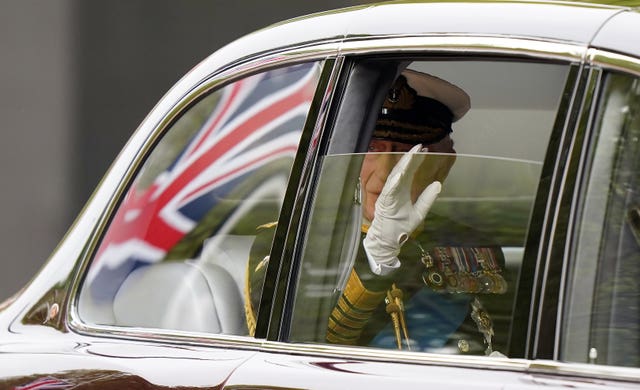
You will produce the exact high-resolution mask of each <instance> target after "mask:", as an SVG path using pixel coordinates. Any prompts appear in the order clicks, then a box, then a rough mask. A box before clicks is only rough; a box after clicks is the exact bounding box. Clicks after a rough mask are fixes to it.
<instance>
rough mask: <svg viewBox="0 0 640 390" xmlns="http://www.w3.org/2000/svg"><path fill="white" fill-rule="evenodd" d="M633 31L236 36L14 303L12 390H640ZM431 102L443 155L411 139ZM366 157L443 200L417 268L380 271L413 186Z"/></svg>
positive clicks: (175, 92)
mask: <svg viewBox="0 0 640 390" xmlns="http://www.w3.org/2000/svg"><path fill="white" fill-rule="evenodd" d="M637 37H640V12H639V10H638V9H634V8H631V7H620V6H607V5H595V4H580V3H568V2H567V3H565V2H516V1H513V2H510V1H500V2H458V1H447V2H423V1H403V2H391V3H383V4H372V5H367V6H359V7H354V8H349V9H344V10H337V11H333V12H326V13H321V14H316V15H311V16H307V17H302V18H298V19H296V20H291V21H287V22H284V23H281V24H278V25H275V26H272V27H269V28H267V29H264V30H261V31H258V32H256V33H254V34H251V35H249V36H246V37H244V38H241V39H239V40H238V41H236V42H233V43H231V44H230V45H228V46H226V47H224V48H222V49H221V50H219V51H218V52H216V53H213V54H212V55H211V56H210V57H209V58H207V59H206V60H204V61H203V62H202V63H201V64H199V65H198V66H197V67H195V68H194V69H193V70H192V71H190V72H189V73H188V74H187V75H186V76H185V77H184V78H183V79H182V80H180V81H179V82H178V83H177V84H176V85H175V86H174V87H173V88H172V89H171V90H170V91H169V92H168V93H167V94H166V95H165V97H163V98H162V100H161V101H160V102H159V103H158V105H157V106H156V107H155V108H154V109H153V110H152V111H151V113H150V114H149V115H148V116H147V118H146V119H145V120H144V122H143V123H142V124H141V125H140V127H139V128H138V130H137V131H136V132H135V133H134V135H133V136H132V138H131V139H130V141H129V143H128V144H127V145H126V147H125V148H124V150H123V151H122V153H121V154H120V156H119V157H118V159H117V160H116V161H115V163H114V164H113V165H112V167H111V169H110V171H109V172H108V173H107V175H106V176H105V178H104V179H103V181H102V182H101V184H100V186H99V187H98V188H97V189H96V191H95V193H94V195H93V196H92V198H91V199H90V201H89V203H88V204H87V206H86V207H85V208H84V210H83V211H82V213H81V215H80V216H79V217H78V219H77V220H76V222H75V223H74V224H73V226H72V227H71V228H70V230H69V232H68V233H67V235H66V236H65V237H64V239H63V240H62V241H61V243H60V245H59V246H58V247H57V249H56V250H55V251H54V253H53V254H52V255H51V258H50V259H49V261H48V262H47V263H46V265H45V266H44V267H43V269H42V270H41V271H40V272H39V273H38V275H37V276H36V277H35V278H34V279H33V280H32V281H31V282H30V283H29V284H28V285H27V286H26V287H25V288H24V289H22V290H21V291H20V292H19V293H17V294H16V295H15V296H14V297H12V298H11V299H10V300H8V301H6V302H5V303H3V304H0V329H1V333H0V387H2V388H16V389H27V388H28V389H33V388H94V387H95V388H107V387H114V388H145V389H147V388H181V389H182V388H225V389H226V388H229V389H232V388H242V389H248V388H278V389H281V388H341V389H342V388H354V387H356V386H359V387H364V386H368V387H371V388H425V387H430V388H450V389H454V388H455V389H457V388H461V389H462V388H464V389H466V390H468V389H475V388H482V389H493V388H495V389H530V388H538V387H539V388H579V389H597V388H602V389H605V388H606V389H609V388H640V287H639V286H640V283H639V282H638V281H640V195H639V194H640V191H639V188H640V158H639V157H638V156H640V39H638V38H637ZM399 82H402V83H404V84H398V83H399ZM407 86H408V89H407V88H406V87H407ZM423 86H424V87H425V89H429V88H431V92H433V94H432V95H430V97H428V99H430V100H428V102H429V103H428V104H427V103H425V104H427V105H426V106H425V107H428V110H435V111H438V112H439V113H440V114H441V115H440V114H439V115H440V116H439V117H438V119H437V120H435V122H434V120H431V119H429V120H426V121H424V122H420V125H421V126H422V125H424V126H426V128H429V129H431V130H429V131H430V133H429V135H428V137H431V138H420V140H416V141H415V142H409V141H407V140H406V139H405V138H393V137H395V136H396V135H397V134H396V133H394V131H395V130H394V129H395V127H394V126H396V124H397V121H396V119H394V118H390V117H386V115H391V114H393V113H394V112H397V111H395V110H396V104H402V102H404V100H402V99H404V97H403V96H405V95H402V94H401V93H400V92H401V91H409V92H410V93H409V95H407V96H410V99H418V97H420V99H422V98H425V97H427V96H426V95H424V96H423V95H422V93H423V92H422V91H423V90H422V87H423ZM403 88H405V89H403ZM411 91H413V92H411ZM416 96H418V97H416ZM420 99H418V100H420ZM420 101H422V100H420ZM425 101H427V100H425ZM434 101H435V103H434ZM398 102H399V103H398ZM408 104H410V105H413V104H414V100H410V103H408ZM415 104H417V103H415ZM390 107H391V108H390ZM412 107H413V106H412ZM425 110H427V109H426V108H425ZM411 115H413V114H411ZM418 115H420V113H419V114H418ZM402 118H403V119H402V120H404V119H406V120H408V121H413V120H417V121H421V120H422V119H421V117H420V118H418V117H414V116H403V117H402ZM442 118H444V119H442ZM385 121H386V122H385ZM383 125H384V126H387V128H385V131H384V132H382V131H381V128H382V127H384V126H383ZM443 129H444V130H446V131H444V132H442V130H443ZM385 137H391V138H393V142H391V141H389V140H390V139H391V138H385ZM380 141H382V142H385V141H389V142H391V143H387V144H378V143H377V142H380ZM443 142H444V144H443ZM418 143H419V144H420V145H421V146H420V147H413V148H412V146H413V144H418ZM380 145H382V146H380ZM385 145H387V146H388V145H392V146H393V147H391V146H389V148H388V149H385V147H386V146H385ZM371 158H375V159H377V160H376V161H383V159H385V160H384V161H387V162H388V168H389V170H391V169H392V168H393V169H394V170H391V174H389V177H396V178H397V180H399V182H398V183H401V184H402V183H403V182H402V180H405V181H407V180H409V182H410V186H409V187H411V191H410V193H409V192H406V194H405V197H406V200H411V202H409V203H406V204H409V205H417V204H419V203H420V201H418V200H417V199H422V198H420V193H423V194H424V193H426V192H422V191H427V190H424V188H425V187H426V186H427V185H428V184H429V183H431V182H436V181H437V182H438V183H440V184H438V185H437V188H436V187H427V188H431V190H429V191H431V192H430V194H431V196H432V198H429V200H428V202H427V203H428V204H427V205H426V206H425V207H421V208H420V210H418V211H416V210H417V209H418V207H417V206H416V208H415V209H411V210H410V211H409V212H408V214H407V216H408V218H413V219H415V222H416V223H415V226H417V227H415V226H414V227H412V228H411V229H410V230H408V231H407V232H403V234H402V235H401V236H398V243H399V245H400V247H401V251H400V252H395V254H394V256H396V257H395V260H398V259H400V263H401V265H400V266H399V267H400V268H399V269H400V271H398V269H397V268H393V267H398V263H392V262H390V263H388V264H387V263H384V266H383V267H382V268H378V269H376V268H375V266H376V265H378V264H377V263H376V264H373V265H372V263H371V261H370V260H367V259H371V258H372V255H371V253H370V252H371V249H370V247H368V246H366V245H367V243H366V242H371V240H372V239H371V237H373V236H374V233H372V230H373V229H374V227H373V226H374V221H381V219H380V218H381V217H380V214H375V217H373V216H371V215H368V214H367V212H368V209H369V208H371V209H372V210H373V208H374V206H375V208H376V213H377V212H378V211H379V208H380V207H381V206H380V202H379V200H380V198H378V196H380V197H381V198H383V197H386V198H385V199H386V200H389V199H391V200H392V201H393V196H391V195H389V194H392V195H393V194H395V193H394V192H392V191H396V190H397V188H399V185H397V183H396V187H394V189H392V190H390V189H389V187H388V186H386V184H385V183H386V181H385V180H386V178H387V176H386V175H385V177H384V178H382V179H381V181H380V186H379V187H380V188H377V189H376V188H374V187H370V184H371V183H373V179H372V178H373V177H374V176H371V177H369V176H366V175H365V167H366V166H367V164H368V163H369V161H370V160H369V159H371ZM415 158H418V159H419V161H418V162H417V163H415V164H414V162H413V161H414V160H413V159H415ZM403 164H404V167H405V168H407V167H410V168H407V169H408V170H407V171H398V168H394V167H399V166H402V165H403ZM434 167H437V168H434ZM407 172H409V173H410V175H409V176H407V175H408V174H407ZM414 172H415V173H414ZM387 173H389V172H387ZM394 173H395V174H397V175H396V176H394ZM407 177H408V178H409V179H407ZM390 180H391V179H389V181H390ZM418 182H420V183H418ZM416 183H418V184H416ZM405 184H407V183H405ZM383 185H385V187H383ZM371 186H373V185H372V184H371ZM416 188H418V189H417V190H416ZM414 190H415V191H414ZM390 191H391V192H390ZM371 194H374V195H371ZM380 194H382V195H380ZM390 196H391V197H390ZM394 196H395V195H394ZM375 199H378V201H375V202H374V201H372V200H375ZM431 202H432V203H431ZM374 203H375V205H374ZM383 203H384V202H383ZM391 203H393V202H391ZM392 206H393V207H395V206H396V205H395V203H394V205H392ZM423 214H424V215H426V217H424V215H423ZM416 215H418V216H420V218H418V219H416V217H415V216H416ZM422 217H424V218H422ZM385 221H386V222H385V223H380V222H379V223H378V224H377V225H375V226H376V228H375V229H376V232H377V233H380V232H381V231H382V232H384V231H387V230H389V229H391V227H392V226H393V225H394V223H399V222H397V221H394V220H393V218H391V217H390V218H388V219H387V220H385ZM414 228H415V230H414ZM400 247H399V248H400ZM377 249H380V248H377ZM377 249H376V250H377ZM398 250H400V249H398ZM398 253H399V254H398ZM374 257H375V256H374ZM392 257H393V256H392ZM363 259H364V260H363ZM367 261H369V264H368V265H369V267H370V270H369V269H367ZM374 263H375V262H374ZM385 267H387V268H388V269H386V268H385ZM381 269H382V270H381ZM369 271H371V272H373V274H375V275H373V276H368V277H363V276H362V275H364V274H368V273H369ZM378 276H379V277H380V278H378ZM381 280H384V281H385V283H387V284H386V285H385V288H384V289H379V290H378V289H377V286H380V285H381V284H380V283H379V282H380V281H381ZM371 286H374V287H371Z"/></svg>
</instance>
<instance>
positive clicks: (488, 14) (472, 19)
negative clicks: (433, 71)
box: [205, 0, 640, 69]
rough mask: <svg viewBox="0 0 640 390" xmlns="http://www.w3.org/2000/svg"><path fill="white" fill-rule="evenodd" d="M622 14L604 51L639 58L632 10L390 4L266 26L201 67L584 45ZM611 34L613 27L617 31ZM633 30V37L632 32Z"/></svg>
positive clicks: (638, 21) (637, 21)
mask: <svg viewBox="0 0 640 390" xmlns="http://www.w3.org/2000/svg"><path fill="white" fill-rule="evenodd" d="M622 13H625V14H626V18H628V21H627V22H626V23H625V27H624V28H623V30H624V31H622V33H624V34H626V37H627V39H620V32H619V31H618V30H620V29H621V27H618V28H617V29H616V31H615V32H612V33H611V34H610V37H608V38H606V39H601V40H599V41H598V42H599V45H600V47H601V48H603V49H609V48H611V49H615V50H616V51H621V52H624V53H627V54H632V55H636V56H639V55H640V49H638V44H637V42H633V41H637V40H636V39H635V37H637V36H638V34H639V33H640V13H639V12H638V11H637V10H634V9H633V8H631V7H624V6H619V5H607V4H596V3H577V2H568V1H567V2H562V1H537V2H536V1H480V2H469V1H458V0H452V1H419V0H418V1H415V0H414V1H406V0H405V1H393V2H385V3H375V4H368V5H361V6H354V7H349V8H344V9H338V10H333V11H326V12H320V13H316V14H311V15H307V16H302V17H299V18H295V19H290V20H287V21H284V22H281V23H277V24H274V25H271V26H269V27H267V28H264V29H262V30H259V31H256V32H254V33H252V34H249V35H247V36H245V37H242V38H240V39H238V40H236V41H234V42H232V43H230V44H229V45H227V46H225V47H223V48H221V49H220V50H218V51H217V52H216V53H214V54H213V55H212V56H211V57H209V58H208V59H207V60H206V61H205V62H207V68H209V69H220V68H224V67H225V65H229V64H232V63H237V62H238V61H241V60H242V59H243V58H248V57H251V56H255V55H257V54H260V53H265V52H272V51H274V50H278V49H286V48H292V47H302V46H304V45H311V44H314V43H316V44H317V43H328V42H334V43H336V42H349V41H352V40H356V39H366V38H371V37H380V38H382V37H396V36H445V35H446V36H465V35H469V36H470V35H473V36H488V37H494V36H497V37H509V38H523V39H537V40H543V41H544V40H548V41H551V42H563V43H571V44H577V45H584V46H586V45H588V44H589V43H590V42H591V41H592V40H593V39H594V37H595V36H596V35H597V34H598V31H599V30H600V29H601V28H602V26H603V25H605V24H607V23H608V22H609V23H611V22H610V19H616V18H615V16H616V15H618V14H622ZM614 29H615V27H614ZM629 29H630V30H629Z"/></svg>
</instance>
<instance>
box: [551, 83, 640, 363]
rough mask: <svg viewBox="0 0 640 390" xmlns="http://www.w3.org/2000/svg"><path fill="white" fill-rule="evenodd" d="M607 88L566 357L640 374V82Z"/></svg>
mask: <svg viewBox="0 0 640 390" xmlns="http://www.w3.org/2000/svg"><path fill="white" fill-rule="evenodd" d="M603 85H604V87H603V88H602V91H603V92H602V96H601V99H600V101H601V102H600V107H599V110H598V112H597V117H596V122H595V123H596V133H595V137H594V142H593V143H592V145H593V146H592V152H591V156H592V161H591V162H590V170H589V175H588V176H587V179H586V182H585V184H584V191H583V196H582V198H583V199H582V202H581V204H582V209H581V210H580V213H579V215H580V218H579V221H578V223H577V224H576V226H577V227H578V229H577V232H576V240H575V243H574V250H573V252H572V253H573V255H572V259H571V264H570V270H569V288H568V298H567V302H566V304H565V313H564V316H565V319H564V321H563V327H562V330H563V337H562V340H563V342H562V348H561V358H562V359H565V360H568V361H574V362H590V363H598V364H607V365H617V366H632V367H640V287H639V285H638V280H640V196H639V195H638V193H639V188H640V159H639V158H638V156H640V111H639V110H640V80H639V79H638V78H636V77H632V76H629V75H623V74H616V73H610V74H608V75H606V77H605V78H604V83H603Z"/></svg>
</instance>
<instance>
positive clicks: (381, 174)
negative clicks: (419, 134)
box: [360, 136, 456, 221]
mask: <svg viewBox="0 0 640 390" xmlns="http://www.w3.org/2000/svg"><path fill="white" fill-rule="evenodd" d="M413 146H414V145H411V144H405V143H402V142H394V141H386V140H382V139H372V140H371V142H370V143H369V153H367V154H366V155H365V157H364V161H363V162H362V169H361V171H360V180H361V186H362V197H363V199H362V208H363V213H364V217H365V218H366V219H367V220H369V221H371V220H373V212H374V210H375V204H376V200H377V199H378V196H379V195H380V192H381V191H382V187H383V186H384V183H385V182H386V181H387V177H388V176H389V173H391V170H392V169H393V167H394V166H395V165H396V163H397V162H398V160H400V157H402V155H403V153H406V152H408V151H409V150H411V148H412V147H413ZM427 149H428V153H429V155H427V156H426V158H425V159H424V162H423V163H422V164H421V165H420V167H418V170H417V171H416V174H415V175H414V180H413V185H412V187H411V198H412V200H413V201H414V202H415V200H416V199H417V198H418V196H419V195H420V194H421V193H422V191H423V190H424V189H425V188H426V186H428V185H429V184H431V183H433V182H434V181H436V180H437V181H440V182H442V181H444V179H445V178H446V177H447V175H448V174H449V169H451V166H452V165H453V163H454V162H455V153H456V151H455V149H454V148H453V140H452V139H451V137H449V136H446V137H445V138H444V139H442V140H441V141H439V142H437V143H435V144H430V145H429V146H428V147H427ZM431 153H433V155H432V154H431ZM441 153H442V154H441Z"/></svg>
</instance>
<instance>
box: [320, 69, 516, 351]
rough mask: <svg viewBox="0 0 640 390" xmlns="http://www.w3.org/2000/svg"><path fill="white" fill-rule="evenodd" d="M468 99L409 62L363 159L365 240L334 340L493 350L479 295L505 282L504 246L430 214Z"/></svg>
mask: <svg viewBox="0 0 640 390" xmlns="http://www.w3.org/2000/svg"><path fill="white" fill-rule="evenodd" d="M469 107H470V99H469V97H468V95H467V94H466V93H465V92H464V91H462V90H461V89H460V88H458V87H456V86H454V85H452V84H450V83H448V82H446V81H444V80H441V79H439V78H436V77H433V76H431V75H428V74H424V73H419V72H415V71H410V70H406V71H404V72H403V73H402V75H401V76H399V77H398V79H397V80H396V82H395V83H394V85H393V87H392V88H391V90H390V92H389V94H388V96H387V98H386V100H385V102H384V105H383V107H382V110H381V112H380V114H379V117H378V120H377V123H376V129H375V131H374V134H373V138H372V139H371V141H370V145H369V152H371V153H368V154H367V155H366V157H365V158H364V161H363V165H362V168H361V174H360V180H361V191H362V209H363V220H364V221H363V228H362V241H361V243H362V244H361V245H360V249H359V251H358V255H357V258H356V260H355V265H354V268H353V270H352V272H351V274H350V277H349V279H348V282H347V284H346V287H345V288H344V289H343V292H342V295H341V296H340V298H339V299H338V302H337V304H336V305H335V307H334V309H333V311H332V313H331V315H330V318H329V325H328V329H327V341H328V342H330V343H337V344H349V345H368V346H376V347H386V348H399V349H403V348H408V349H411V350H422V351H434V352H439V351H444V350H446V349H449V352H452V351H454V352H457V353H474V354H478V353H485V354H487V355H488V354H491V353H492V352H493V351H492V337H493V326H492V321H491V318H490V317H489V314H488V313H487V312H486V310H485V309H484V307H483V305H482V303H481V297H482V296H483V295H485V294H500V293H504V292H505V291H506V289H507V285H506V282H505V280H504V278H503V276H502V275H501V273H502V269H503V267H504V257H503V255H502V251H501V250H500V248H499V247H498V246H497V245H495V243H493V242H492V241H491V239H489V238H487V237H483V236H482V235H481V234H479V233H478V232H476V231H474V230H473V229H471V228H470V227H468V226H463V225H461V224H458V223H456V222H454V221H451V220H448V219H446V218H444V217H441V216H438V215H433V214H428V212H429V209H430V208H431V205H432V204H433V202H434V201H435V200H436V197H437V195H438V193H439V192H440V189H441V186H442V182H443V181H444V179H445V178H446V176H447V174H448V172H449V169H450V168H451V166H452V165H453V163H454V161H455V150H454V148H453V141H452V139H451V137H450V134H451V132H452V128H451V124H452V122H455V121H456V120H458V119H460V118H461V117H462V116H463V115H464V114H465V113H466V112H467V111H468V110H469ZM394 152H402V153H401V154H398V153H394ZM425 152H427V153H425ZM431 153H437V154H436V155H431ZM400 156H401V157H400ZM425 187H426V188H425Z"/></svg>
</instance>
